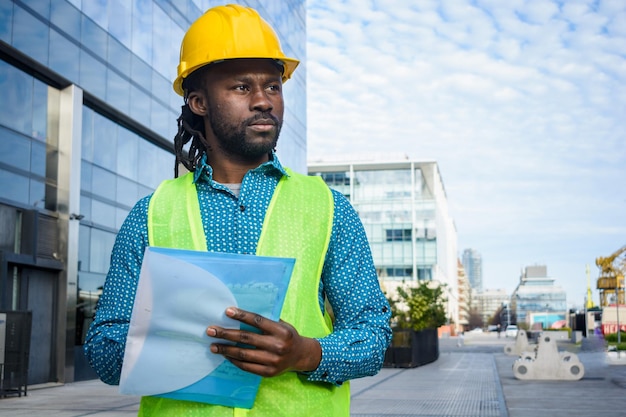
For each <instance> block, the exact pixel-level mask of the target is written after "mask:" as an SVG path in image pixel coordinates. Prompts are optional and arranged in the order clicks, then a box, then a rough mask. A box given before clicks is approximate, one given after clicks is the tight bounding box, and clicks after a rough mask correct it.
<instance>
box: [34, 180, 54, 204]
mask: <svg viewBox="0 0 626 417" xmlns="http://www.w3.org/2000/svg"><path fill="white" fill-rule="evenodd" d="M54 190H56V187H55V188H54ZM45 201H46V184H45V182H44V181H40V180H36V179H31V180H30V202H29V203H30V204H31V205H33V206H35V207H42V206H44V205H45ZM46 208H48V207H46Z"/></svg>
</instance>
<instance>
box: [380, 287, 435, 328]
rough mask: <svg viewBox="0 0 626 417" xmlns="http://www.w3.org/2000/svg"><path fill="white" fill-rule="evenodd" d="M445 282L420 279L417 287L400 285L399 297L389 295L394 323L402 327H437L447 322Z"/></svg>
mask: <svg viewBox="0 0 626 417" xmlns="http://www.w3.org/2000/svg"><path fill="white" fill-rule="evenodd" d="M444 288H445V284H440V285H431V283H430V282H429V281H420V282H419V283H418V284H417V286H416V287H411V286H408V287H407V288H403V287H398V289H397V298H396V297H387V299H388V300H389V304H390V305H391V320H392V325H394V324H395V326H397V327H398V328H400V329H413V330H415V331H419V330H423V329H436V328H438V327H439V326H443V325H444V324H446V322H447V320H446V309H445V302H446V301H447V300H446V298H445V296H444V292H443V291H444Z"/></svg>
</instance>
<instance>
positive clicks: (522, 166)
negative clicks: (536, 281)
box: [306, 0, 626, 308]
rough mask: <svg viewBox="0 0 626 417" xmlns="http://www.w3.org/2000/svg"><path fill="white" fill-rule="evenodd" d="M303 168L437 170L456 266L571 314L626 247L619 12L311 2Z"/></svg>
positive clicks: (625, 96)
mask: <svg viewBox="0 0 626 417" xmlns="http://www.w3.org/2000/svg"><path fill="white" fill-rule="evenodd" d="M307 38H308V39H307V58H306V66H307V95H308V96H307V104H308V110H307V141H308V145H307V152H308V160H309V161H314V160H319V159H324V158H327V157H328V156H329V155H332V158H334V159H337V158H342V157H344V156H345V157H346V159H350V158H354V157H358V158H363V157H364V156H366V157H368V156H372V155H377V156H378V157H381V156H382V157H383V158H386V157H393V156H395V157H397V156H404V155H406V156H407V157H408V158H410V159H412V160H418V161H421V160H425V161H432V160H434V161H436V162H437V163H438V165H439V170H440V172H441V176H442V179H443V183H444V187H445V189H446V195H447V199H448V204H449V210H450V216H451V217H452V218H453V219H454V223H455V225H456V229H457V235H458V250H459V257H460V256H461V254H462V251H463V249H465V248H473V249H475V250H477V251H478V252H479V253H480V254H481V256H482V262H483V287H484V288H490V289H500V288H501V289H505V290H507V291H508V292H509V293H510V292H512V291H513V290H514V288H515V286H516V285H517V283H518V282H519V278H520V272H521V270H522V269H523V268H524V267H525V266H528V265H546V266H547V270H548V275H549V276H550V277H553V278H555V279H556V281H555V284H556V285H560V286H562V287H563V288H564V289H565V290H566V291H567V298H568V307H570V308H571V307H580V308H582V306H583V304H584V299H585V296H586V293H587V283H588V278H587V272H586V267H587V265H588V266H589V281H590V282H591V288H592V291H593V297H594V298H593V300H594V302H595V303H596V304H598V302H599V299H598V295H597V291H596V290H595V283H596V279H597V277H598V271H599V270H598V267H597V266H596V265H595V259H596V257H598V256H608V255H610V254H611V253H613V252H614V251H616V250H617V249H619V248H620V247H622V246H623V245H626V2H624V1H623V0H608V1H604V0H601V1H589V0H567V1H561V2H555V1H549V0H535V1H523V0H507V1H502V0H485V1H483V0H452V1H425V0H420V1H409V0H380V1H372V0H370V1H367V0H308V1H307Z"/></svg>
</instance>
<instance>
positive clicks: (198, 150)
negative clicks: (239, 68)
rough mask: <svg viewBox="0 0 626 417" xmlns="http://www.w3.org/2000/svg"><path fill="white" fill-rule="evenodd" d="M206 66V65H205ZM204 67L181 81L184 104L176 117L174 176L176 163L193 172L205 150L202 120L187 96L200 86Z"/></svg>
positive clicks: (176, 167) (176, 172)
mask: <svg viewBox="0 0 626 417" xmlns="http://www.w3.org/2000/svg"><path fill="white" fill-rule="evenodd" d="M207 67H208V66H207ZM204 68H206V67H203V68H200V69H199V70H196V71H194V72H193V73H191V74H189V76H188V77H187V78H186V79H185V80H184V81H183V88H184V90H185V104H184V105H183V106H182V107H181V114H180V116H179V117H178V119H176V121H177V122H178V133H176V136H175V137H174V150H175V152H176V161H175V162H174V177H176V178H178V164H183V166H184V167H185V168H187V170H188V171H190V172H193V171H194V170H195V169H196V166H197V165H198V162H199V161H200V158H202V155H204V154H205V153H206V151H207V149H206V146H205V143H206V139H205V137H204V120H203V119H202V117H201V116H198V115H197V114H195V113H194V112H192V111H191V109H190V108H189V103H188V102H187V97H188V96H189V93H190V92H192V91H196V90H198V89H200V88H202V81H201V80H202V77H201V74H202V73H203V72H204V71H203V70H204ZM189 141H191V144H190V145H189V150H188V151H185V150H184V147H185V145H186V144H187V143H189Z"/></svg>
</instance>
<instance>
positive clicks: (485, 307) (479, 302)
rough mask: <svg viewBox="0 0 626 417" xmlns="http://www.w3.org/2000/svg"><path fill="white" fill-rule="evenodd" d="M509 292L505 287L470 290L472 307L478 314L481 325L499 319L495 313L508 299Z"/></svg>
mask: <svg viewBox="0 0 626 417" xmlns="http://www.w3.org/2000/svg"><path fill="white" fill-rule="evenodd" d="M509 297H510V296H509V294H508V293H507V292H506V290H505V289H502V288H498V289H486V290H482V291H475V290H472V307H473V308H474V310H475V311H476V312H477V313H478V314H480V316H481V319H482V322H483V326H487V325H489V324H493V322H496V321H498V320H499V318H496V313H497V312H498V310H500V309H501V308H502V306H503V305H505V304H507V303H508V301H509Z"/></svg>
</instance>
